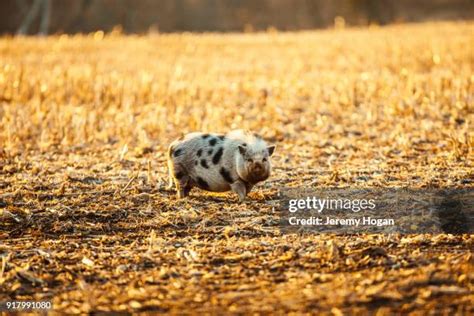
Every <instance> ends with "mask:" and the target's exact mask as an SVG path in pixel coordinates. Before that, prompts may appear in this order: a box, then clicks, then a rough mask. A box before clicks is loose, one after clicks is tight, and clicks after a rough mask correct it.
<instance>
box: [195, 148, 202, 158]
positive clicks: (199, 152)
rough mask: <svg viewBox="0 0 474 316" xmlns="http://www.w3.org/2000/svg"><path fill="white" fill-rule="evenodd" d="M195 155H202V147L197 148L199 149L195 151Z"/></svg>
mask: <svg viewBox="0 0 474 316" xmlns="http://www.w3.org/2000/svg"><path fill="white" fill-rule="evenodd" d="M196 155H197V156H198V157H201V155H202V149H199V150H198V151H197V153H196Z"/></svg>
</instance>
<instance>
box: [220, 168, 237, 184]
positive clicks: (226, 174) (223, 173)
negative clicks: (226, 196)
mask: <svg viewBox="0 0 474 316" xmlns="http://www.w3.org/2000/svg"><path fill="white" fill-rule="evenodd" d="M219 173H220V174H221V176H222V178H224V180H225V181H227V182H229V183H233V182H234V180H232V177H231V175H230V172H229V171H228V170H227V169H226V168H224V167H222V168H221V170H219Z"/></svg>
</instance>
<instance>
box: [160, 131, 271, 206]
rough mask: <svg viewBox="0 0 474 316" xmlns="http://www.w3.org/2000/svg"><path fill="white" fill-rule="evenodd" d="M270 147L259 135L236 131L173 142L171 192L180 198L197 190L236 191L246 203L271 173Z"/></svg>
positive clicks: (184, 137) (169, 166) (195, 136)
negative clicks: (257, 185) (175, 191)
mask: <svg viewBox="0 0 474 316" xmlns="http://www.w3.org/2000/svg"><path fill="white" fill-rule="evenodd" d="M274 151H275V146H274V145H272V146H269V145H267V143H266V142H265V141H264V140H263V139H262V138H261V137H260V136H258V135H257V134H254V133H251V132H248V131H243V130H234V131H231V132H229V133H227V134H225V135H223V134H215V133H198V132H196V133H190V134H187V135H185V136H183V137H181V138H180V139H177V140H175V141H174V142H172V143H171V145H170V146H169V149H168V169H169V178H170V182H169V189H171V188H173V185H174V186H175V188H176V190H177V195H178V198H183V197H186V196H188V195H189V192H190V191H191V189H192V188H193V187H198V188H200V189H203V190H207V191H213V192H224V191H229V190H232V191H233V192H235V193H237V195H238V196H239V201H243V200H244V199H245V196H246V195H247V194H248V193H249V192H250V190H252V187H253V186H254V185H255V184H257V183H258V182H261V181H264V180H266V179H267V178H268V177H269V176H270V173H271V169H272V167H271V163H270V156H271V155H272V154H273V152H274Z"/></svg>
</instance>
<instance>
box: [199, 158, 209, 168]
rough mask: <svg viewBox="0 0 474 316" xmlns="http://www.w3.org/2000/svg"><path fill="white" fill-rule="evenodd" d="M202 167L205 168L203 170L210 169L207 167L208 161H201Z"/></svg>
mask: <svg viewBox="0 0 474 316" xmlns="http://www.w3.org/2000/svg"><path fill="white" fill-rule="evenodd" d="M201 166H203V168H206V169H208V168H209V166H208V165H207V161H206V160H205V159H202V160H201Z"/></svg>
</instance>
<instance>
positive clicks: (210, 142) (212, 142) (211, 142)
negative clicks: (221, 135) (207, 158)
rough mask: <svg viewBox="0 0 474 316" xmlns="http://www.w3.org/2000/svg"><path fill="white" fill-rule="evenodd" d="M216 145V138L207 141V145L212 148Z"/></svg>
mask: <svg viewBox="0 0 474 316" xmlns="http://www.w3.org/2000/svg"><path fill="white" fill-rule="evenodd" d="M216 143H217V138H212V139H211V140H210V141H209V145H210V146H214V145H215V144H216Z"/></svg>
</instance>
